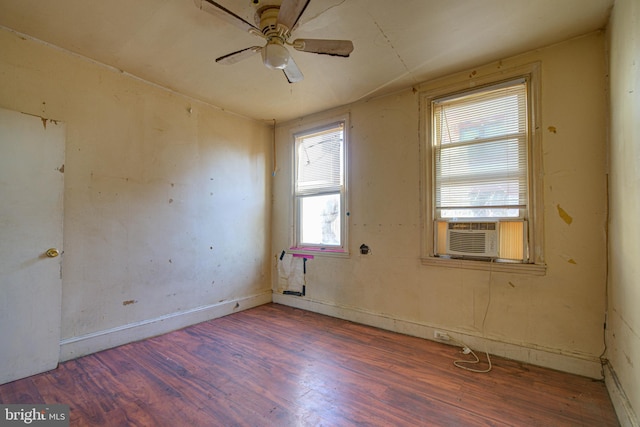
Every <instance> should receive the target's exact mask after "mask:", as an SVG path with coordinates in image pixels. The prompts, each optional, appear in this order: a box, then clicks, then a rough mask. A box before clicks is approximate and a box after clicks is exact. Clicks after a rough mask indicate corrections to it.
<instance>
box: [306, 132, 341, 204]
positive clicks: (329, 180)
mask: <svg viewBox="0 0 640 427" xmlns="http://www.w3.org/2000/svg"><path fill="white" fill-rule="evenodd" d="M343 134H344V124H343V123H340V124H339V125H338V126H334V127H332V128H330V129H325V130H322V131H319V132H315V133H311V134H305V135H304V136H300V137H297V138H296V143H297V144H298V146H297V156H298V158H297V171H296V172H297V176H296V189H295V191H296V194H298V195H301V194H309V193H317V192H318V191H320V192H322V191H340V189H341V186H342V185H343V183H344V171H343V164H344V162H343V156H344V150H343V147H344V144H343V142H344V141H343Z"/></svg>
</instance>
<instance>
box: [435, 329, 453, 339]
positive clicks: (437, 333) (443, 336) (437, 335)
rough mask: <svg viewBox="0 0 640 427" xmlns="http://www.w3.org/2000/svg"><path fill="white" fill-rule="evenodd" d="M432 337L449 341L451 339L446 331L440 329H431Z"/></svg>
mask: <svg viewBox="0 0 640 427" xmlns="http://www.w3.org/2000/svg"><path fill="white" fill-rule="evenodd" d="M433 337H434V338H435V339H437V340H440V341H449V340H450V339H451V337H450V336H449V334H448V333H446V332H442V331H433Z"/></svg>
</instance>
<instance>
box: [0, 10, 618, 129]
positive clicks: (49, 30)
mask: <svg viewBox="0 0 640 427" xmlns="http://www.w3.org/2000/svg"><path fill="white" fill-rule="evenodd" d="M217 1H218V3H220V4H221V5H223V6H224V7H226V8H228V9H230V10H232V11H233V12H235V13H236V14H238V15H239V16H241V17H243V18H244V19H245V20H247V21H249V22H251V23H253V22H254V13H255V9H254V7H253V6H252V1H251V0H217ZM263 1H265V0H263ZM613 3H614V0H396V1H392V0H311V3H310V4H309V6H308V7H307V9H306V11H305V12H304V14H303V16H302V19H301V21H300V23H299V25H298V27H297V29H295V31H294V32H293V37H292V39H293V38H328V39H332V38H333V39H349V40H352V41H353V44H354V51H353V53H352V54H351V56H350V57H349V58H340V57H332V56H326V55H315V54H312V53H305V52H298V51H295V50H293V49H290V50H291V52H292V56H293V58H294V59H295V61H296V63H297V64H298V66H299V68H300V69H301V70H302V72H303V73H304V76H305V79H304V80H303V81H302V82H299V83H295V84H289V83H288V82H287V80H286V79H285V77H284V75H283V73H282V72H281V71H274V70H269V69H267V68H265V67H264V66H263V65H262V62H261V58H260V55H255V56H253V57H251V58H248V59H246V60H244V61H242V62H239V63H237V64H233V65H221V64H217V63H216V62H215V58H217V57H219V56H222V55H225V54H227V53H230V52H233V51H237V50H240V49H243V48H246V47H249V46H254V45H262V44H264V42H263V41H262V39H260V38H258V37H256V36H253V35H250V34H248V33H244V32H242V31H241V30H240V29H238V28H237V27H235V26H232V25H230V24H228V23H227V22H225V21H223V20H221V19H219V18H218V17H216V16H214V15H211V14H209V13H206V12H203V11H201V10H199V9H198V8H196V6H195V5H194V2H193V0H106V1H104V0H100V1H99V0H54V1H43V0H0V25H2V26H4V27H6V28H9V29H11V30H14V31H17V32H19V33H22V34H26V35H28V36H31V37H34V38H36V39H40V40H43V41H45V42H48V43H51V44H53V45H56V46H59V47H61V48H64V49H67V50H69V51H72V52H75V53H77V54H80V55H83V56H85V57H88V58H91V59H93V60H96V61H98V62H101V63H104V64H108V65H111V66H113V67H116V68H118V69H120V70H122V71H125V72H127V73H130V74H132V75H135V76H137V77H140V78H142V79H145V80H148V81H150V82H153V83H156V84H158V85H161V86H164V87H167V88H170V89H173V90H175V91H177V92H180V93H183V94H186V95H189V96H191V97H193V98H196V99H200V100H202V101H205V102H207V103H210V104H213V105H216V106H218V107H221V108H224V109H225V110H229V111H233V112H236V113H239V114H242V115H245V116H248V117H252V118H255V119H258V120H269V121H271V120H273V119H276V120H278V121H284V120H289V119H292V118H297V117H301V116H304V115H307V114H310V113H313V112H317V111H322V110H326V109H329V108H332V107H336V106H340V105H344V104H348V103H351V102H354V101H357V100H360V99H363V98H367V97H370V96H375V95H380V94H383V93H389V92H391V91H395V90H398V89H401V88H407V87H411V86H412V85H415V84H417V83H420V82H424V81H426V80H429V79H431V78H434V77H438V76H441V75H444V74H446V73H449V72H452V71H460V70H464V69H467V68H471V67H474V66H478V65H482V64H485V63H487V62H491V61H494V60H499V59H501V58H505V57H508V56H511V55H514V54H518V53H521V52H525V51H528V50H531V49H535V48H538V47H542V46H546V45H549V44H552V43H556V42H559V41H563V40H566V39H569V38H571V37H575V36H578V35H581V34H585V33H588V32H590V31H593V30H597V29H600V28H603V27H604V26H605V25H606V23H607V19H608V15H609V12H610V8H611V7H612V5H613Z"/></svg>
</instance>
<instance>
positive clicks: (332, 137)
mask: <svg viewBox="0 0 640 427" xmlns="http://www.w3.org/2000/svg"><path fill="white" fill-rule="evenodd" d="M345 136H346V135H345V122H342V121H341V122H337V123H332V124H330V125H329V126H326V127H322V128H319V129H314V130H311V131H306V132H302V133H299V134H296V135H295V156H294V157H295V168H294V169H295V177H294V181H295V182H294V199H295V217H296V227H295V228H296V230H295V240H296V242H295V246H296V247H297V248H299V249H308V250H328V251H342V250H344V247H345V224H344V222H345V221H344V215H345V200H346V198H345V193H346V179H345V166H346V162H345Z"/></svg>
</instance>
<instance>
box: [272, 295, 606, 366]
mask: <svg viewBox="0 0 640 427" xmlns="http://www.w3.org/2000/svg"><path fill="white" fill-rule="evenodd" d="M273 302H274V303H278V304H283V305H288V306H291V307H295V308H300V309H303V310H308V311H313V312H315V313H320V314H325V315H327V316H331V317H337V318H339V319H345V320H350V321H352V322H356V323H362V324H365V325H369V326H374V327H377V328H381V329H386V330H389V331H393V332H399V333H402V334H406V335H411V336H415V337H419V338H424V339H429V340H432V341H436V340H434V338H433V333H434V331H436V330H438V331H442V332H446V333H447V334H448V335H449V336H450V337H451V338H452V341H450V342H448V344H452V345H455V344H456V343H455V341H457V342H463V343H464V344H465V345H466V346H468V347H469V348H472V349H475V350H478V351H479V352H485V351H487V352H489V354H494V355H496V356H501V357H505V358H508V359H512V360H517V361H520V362H524V363H530V364H532V365H537V366H542V367H545V368H551V369H555V370H558V371H563V372H568V373H572V374H576V375H582V376H585V377H589V378H596V379H602V366H601V363H600V359H599V358H598V357H593V356H590V355H583V354H576V355H567V354H562V353H559V352H557V351H552V350H549V349H543V348H533V347H526V346H523V345H517V344H512V343H506V342H501V341H497V340H492V339H489V338H484V337H480V336H475V335H470V334H465V333H464V332H459V331H454V330H448V329H446V328H442V327H436V326H432V325H427V324H423V323H418V322H413V321H408V320H402V319H396V318H392V317H389V316H386V315H383V314H379V313H373V312H368V311H365V310H361V309H358V308H354V307H344V306H338V305H335V304H331V303H327V302H323V301H315V300H311V299H309V298H305V297H297V296H291V295H283V294H280V293H277V292H274V293H273ZM438 342H442V341H438Z"/></svg>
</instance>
